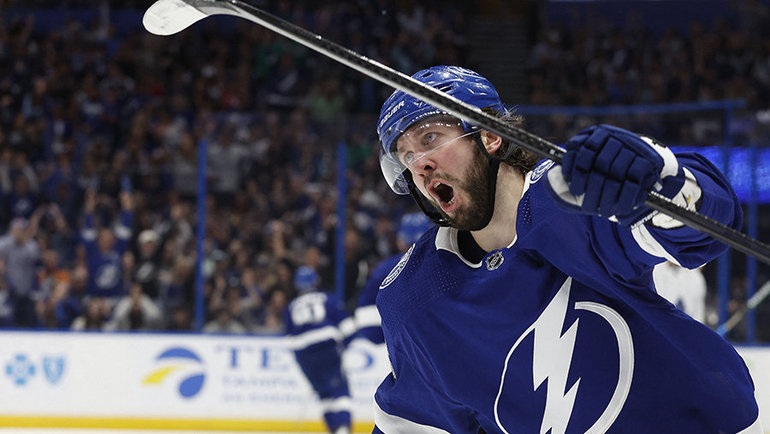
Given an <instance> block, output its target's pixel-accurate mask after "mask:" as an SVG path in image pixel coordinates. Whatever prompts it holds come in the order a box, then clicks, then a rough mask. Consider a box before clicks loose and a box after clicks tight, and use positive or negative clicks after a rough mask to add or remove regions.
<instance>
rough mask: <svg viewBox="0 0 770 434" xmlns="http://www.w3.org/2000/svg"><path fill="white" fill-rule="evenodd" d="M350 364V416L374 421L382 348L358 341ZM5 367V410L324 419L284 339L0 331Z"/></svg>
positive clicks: (0, 392)
mask: <svg viewBox="0 0 770 434" xmlns="http://www.w3.org/2000/svg"><path fill="white" fill-rule="evenodd" d="M169 351H171V353H169ZM164 353H167V354H172V355H173V354H176V355H177V356H174V357H165V358H159V356H160V355H161V354H164ZM196 358H197V360H196ZM345 364H346V367H347V372H348V375H349V380H350V384H351V392H352V394H353V417H354V419H355V420H356V421H373V420H374V418H373V410H372V403H373V398H372V397H373V393H374V390H375V389H376V387H377V385H378V384H379V383H380V381H382V379H383V378H384V377H385V375H387V373H388V371H389V367H388V362H387V355H386V353H385V349H384V346H382V345H380V346H375V345H372V344H371V343H369V342H367V341H359V340H356V341H354V342H353V343H352V344H351V345H350V347H349V349H348V351H347V352H346V355H345ZM0 369H2V370H1V371H0V416H6V417H7V416H43V417H45V416H66V417H86V418H88V417H116V418H125V417H128V418H133V417H140V418H171V419H186V418H192V419H199V418H207V419H237V420H260V419H269V420H289V421H299V420H313V421H318V420H321V411H320V408H319V406H318V401H317V399H316V398H315V396H314V395H313V393H312V390H311V388H310V385H309V383H308V382H307V381H306V380H305V377H304V376H303V374H302V372H301V371H300V370H299V368H298V366H297V365H296V362H295V360H294V355H293V353H292V352H291V350H290V349H289V348H288V346H287V343H286V340H285V339H281V338H280V337H271V336H268V337H264V336H233V335H217V336H212V335H195V334H105V333H94V334H91V333H51V332H0ZM199 375H202V376H203V383H202V387H200V388H196V387H192V388H191V389H188V390H186V391H185V393H186V394H187V395H188V396H183V393H182V392H181V389H180V385H181V384H183V382H184V381H185V380H186V379H190V378H191V377H195V376H199ZM153 378H154V381H152V379H153ZM196 389H197V390H196Z"/></svg>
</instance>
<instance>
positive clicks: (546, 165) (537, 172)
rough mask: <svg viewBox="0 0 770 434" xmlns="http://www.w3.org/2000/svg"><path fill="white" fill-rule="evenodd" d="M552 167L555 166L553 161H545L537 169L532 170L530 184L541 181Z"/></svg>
mask: <svg viewBox="0 0 770 434" xmlns="http://www.w3.org/2000/svg"><path fill="white" fill-rule="evenodd" d="M551 166H553V161H552V160H547V161H543V162H542V163H540V164H538V165H537V167H535V168H534V169H533V170H532V173H531V174H530V175H529V182H530V183H531V184H534V183H536V182H537V181H539V180H540V178H542V177H543V175H545V173H546V172H548V169H550V168H551Z"/></svg>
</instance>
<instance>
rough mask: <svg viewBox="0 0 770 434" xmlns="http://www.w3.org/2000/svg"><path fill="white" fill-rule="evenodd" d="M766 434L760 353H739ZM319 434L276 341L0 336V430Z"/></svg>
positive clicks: (356, 386) (365, 393) (360, 352)
mask: <svg viewBox="0 0 770 434" xmlns="http://www.w3.org/2000/svg"><path fill="white" fill-rule="evenodd" d="M738 352H739V353H740V354H741V355H742V356H743V357H744V359H745V360H746V363H747V365H748V366H749V369H750V370H751V371H752V375H753V377H754V381H755V384H756V386H757V397H758V399H759V402H760V408H762V409H764V411H763V412H762V419H763V425H764V426H765V428H767V427H768V426H770V347H739V348H738ZM345 365H346V368H347V372H348V375H349V381H350V385H351V392H352V395H353V396H352V403H353V418H354V431H355V432H371V428H372V426H373V411H372V402H373V398H372V396H373V394H374V390H375V389H376V387H377V385H378V384H379V383H380V381H382V379H383V378H384V376H385V375H387V373H388V372H389V366H388V361H387V355H386V353H385V348H384V346H382V345H380V346H375V345H372V344H371V343H369V342H367V341H361V340H356V341H354V342H353V343H352V344H351V346H350V347H349V350H348V351H347V352H346V354H345ZM1 427H31V428H97V429H99V428H101V429H130V430H135V429H140V430H141V429H145V430H186V431H197V432H201V431H252V432H254V431H264V432H282V433H290V432H325V427H324V425H323V423H322V418H321V409H320V407H319V404H318V400H317V399H316V398H315V396H314V395H313V393H312V391H311V389H310V386H309V384H308V383H307V381H306V380H305V378H304V376H303V375H302V372H301V371H300V370H299V368H298V367H297V365H296V363H295V361H294V356H293V354H292V352H291V350H290V348H289V346H288V345H287V342H286V340H285V339H282V338H280V337H275V336H234V335H217V336H212V335H197V334H116V333H110V334H104V333H51V332H10V331H2V332H0V428H1Z"/></svg>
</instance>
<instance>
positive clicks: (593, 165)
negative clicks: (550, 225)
mask: <svg viewBox="0 0 770 434" xmlns="http://www.w3.org/2000/svg"><path fill="white" fill-rule="evenodd" d="M564 148H565V149H566V152H565V153H564V156H563V159H562V165H561V171H562V174H563V175H564V178H565V179H566V180H567V182H569V191H570V193H571V194H572V195H574V196H580V195H582V194H585V197H584V198H583V203H582V204H581V205H580V206H579V207H578V206H575V205H573V204H570V203H567V202H565V201H564V200H563V199H562V198H561V197H559V196H558V195H556V194H553V190H552V189H549V192H551V193H552V196H553V197H554V198H555V200H556V201H557V203H559V204H560V205H562V206H563V207H565V208H566V209H569V210H573V211H578V212H581V213H585V214H594V215H603V216H607V217H609V216H612V215H615V216H617V217H618V220H619V221H620V222H621V223H622V224H625V225H630V224H632V223H634V222H636V221H638V220H640V219H642V218H643V217H645V216H646V215H648V214H649V213H650V212H651V211H652V210H651V209H649V208H647V207H646V206H645V205H644V202H645V200H646V198H647V194H648V192H649V191H650V190H652V189H653V186H654V185H655V183H656V182H658V181H661V180H660V178H659V177H660V173H661V170H662V169H663V158H662V157H661V156H660V155H659V154H658V153H657V152H656V151H655V150H654V149H653V148H652V147H651V146H650V145H649V144H648V143H647V142H645V141H644V140H642V139H641V138H640V137H639V136H638V135H636V134H634V133H632V132H630V131H626V130H624V129H622V128H617V127H613V126H610V125H599V126H593V127H589V128H586V129H584V130H582V131H581V132H580V133H578V134H577V135H576V136H574V137H572V138H571V139H570V140H568V141H567V143H565V144H564ZM662 184H663V190H662V191H660V193H661V194H663V195H665V196H667V197H672V196H673V195H674V194H676V193H677V192H678V191H679V190H680V189H681V187H682V185H683V184H684V172H683V171H682V170H681V169H680V170H679V173H678V174H677V176H670V177H666V178H665V179H663V180H662Z"/></svg>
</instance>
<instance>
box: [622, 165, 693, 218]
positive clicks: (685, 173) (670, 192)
mask: <svg viewBox="0 0 770 434" xmlns="http://www.w3.org/2000/svg"><path fill="white" fill-rule="evenodd" d="M658 193H660V194H661V195H663V196H665V197H667V198H669V199H671V201H672V202H674V203H675V204H677V205H679V206H681V207H684V208H687V209H689V210H691V211H697V210H698V206H699V205H700V199H701V196H702V191H701V189H700V186H698V181H697V180H696V179H695V176H694V175H693V174H692V172H690V171H689V170H688V169H686V168H681V167H680V168H679V172H678V173H677V174H676V176H669V177H667V178H665V179H662V180H661V181H660V189H659V190H658ZM641 208H642V209H639V210H638V211H637V212H635V213H633V214H630V215H626V216H617V220H618V222H620V223H621V224H623V225H625V226H628V227H630V228H631V229H634V228H636V227H638V226H640V225H643V224H650V225H652V226H654V227H657V228H660V229H674V228H678V227H682V226H683V225H684V224H683V223H682V222H680V221H679V220H676V219H675V218H673V217H670V216H668V215H666V214H662V213H660V212H659V211H657V210H653V209H651V208H649V207H647V206H644V207H641Z"/></svg>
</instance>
